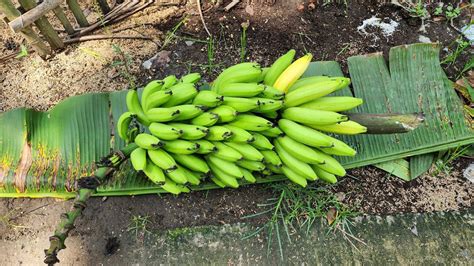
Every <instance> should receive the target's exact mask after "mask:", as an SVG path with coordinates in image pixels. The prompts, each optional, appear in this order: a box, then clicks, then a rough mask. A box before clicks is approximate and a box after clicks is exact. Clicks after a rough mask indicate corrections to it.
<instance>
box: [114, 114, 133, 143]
mask: <svg viewBox="0 0 474 266" xmlns="http://www.w3.org/2000/svg"><path fill="white" fill-rule="evenodd" d="M134 116H135V115H134V114H132V113H131V112H125V113H123V114H121V115H120V117H119V119H118V120H117V135H118V136H119V137H120V138H121V139H123V140H124V141H125V142H128V141H130V139H129V137H128V129H129V127H130V123H132V120H133V117H134Z"/></svg>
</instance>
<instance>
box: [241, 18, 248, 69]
mask: <svg viewBox="0 0 474 266" xmlns="http://www.w3.org/2000/svg"><path fill="white" fill-rule="evenodd" d="M248 27H249V22H248V21H247V22H244V23H242V33H241V34H240V62H244V61H245V57H246V56H247V29H248Z"/></svg>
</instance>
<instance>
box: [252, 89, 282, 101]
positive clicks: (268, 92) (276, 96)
mask: <svg viewBox="0 0 474 266" xmlns="http://www.w3.org/2000/svg"><path fill="white" fill-rule="evenodd" d="M258 96H259V97H261V98H267V99H273V100H282V99H283V98H285V92H283V91H279V90H277V89H275V88H273V87H272V86H265V89H264V90H263V91H262V92H261V93H260V94H259V95H258Z"/></svg>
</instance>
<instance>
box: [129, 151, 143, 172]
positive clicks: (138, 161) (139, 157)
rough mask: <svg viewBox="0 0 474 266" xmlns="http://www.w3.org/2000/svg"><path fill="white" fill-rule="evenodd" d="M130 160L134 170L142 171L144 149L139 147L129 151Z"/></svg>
mask: <svg viewBox="0 0 474 266" xmlns="http://www.w3.org/2000/svg"><path fill="white" fill-rule="evenodd" d="M130 161H131V162H132V166H133V169H135V170H136V171H143V170H144V169H145V167H146V150H145V149H142V148H140V147H138V148H136V149H135V150H133V151H132V153H130Z"/></svg>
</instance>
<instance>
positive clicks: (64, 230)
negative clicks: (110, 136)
mask: <svg viewBox="0 0 474 266" xmlns="http://www.w3.org/2000/svg"><path fill="white" fill-rule="evenodd" d="M137 147H138V146H137V145H136V144H135V143H132V144H129V145H127V146H126V147H124V148H123V149H121V150H120V151H119V152H112V153H111V154H109V155H108V156H106V157H104V158H102V160H101V163H103V164H104V165H103V166H100V167H99V168H97V170H96V171H95V173H94V175H93V176H90V177H82V178H81V179H79V180H78V189H77V192H76V198H75V199H74V203H73V205H72V208H71V210H70V211H69V212H67V213H64V214H63V215H61V221H60V222H59V224H58V225H57V226H56V230H54V235H53V236H51V237H50V238H49V243H50V245H49V248H48V249H46V250H45V251H44V254H45V259H44V263H46V264H48V265H54V264H55V263H58V262H59V259H58V257H57V256H58V252H59V251H60V250H61V249H65V248H66V245H65V244H64V242H65V241H66V238H67V237H68V235H69V232H70V231H71V230H72V229H73V228H74V222H75V221H76V219H77V218H78V217H79V216H81V215H82V212H83V211H84V208H85V207H86V201H87V199H89V198H90V197H91V196H92V194H94V192H95V190H96V188H97V187H98V186H99V185H100V184H102V183H104V182H105V181H106V180H107V179H108V178H109V177H111V176H112V173H113V172H114V171H115V169H116V168H117V167H118V166H120V164H122V163H123V162H124V161H126V160H127V158H128V157H129V156H130V153H131V152H132V151H133V150H135V149H136V148H137Z"/></svg>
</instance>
